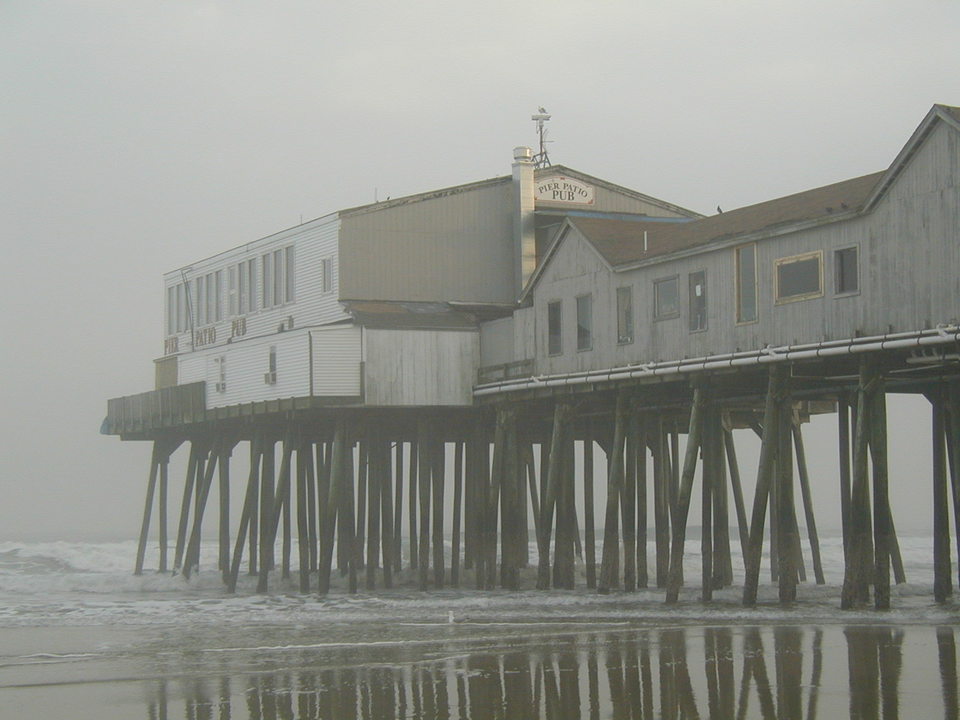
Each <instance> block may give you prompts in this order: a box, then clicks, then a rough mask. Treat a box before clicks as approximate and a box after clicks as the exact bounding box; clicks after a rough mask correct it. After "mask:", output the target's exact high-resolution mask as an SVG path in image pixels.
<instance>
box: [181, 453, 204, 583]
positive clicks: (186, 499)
mask: <svg viewBox="0 0 960 720" xmlns="http://www.w3.org/2000/svg"><path fill="white" fill-rule="evenodd" d="M205 452H206V450H202V451H201V447H200V441H199V440H192V441H191V442H190V459H189V460H188V461H187V475H186V478H185V479H184V482H183V499H182V500H181V501H180V523H179V525H178V527H177V546H176V548H175V549H174V554H173V571H174V573H176V572H177V571H178V570H179V569H180V566H181V565H182V564H183V551H184V550H185V548H186V543H187V527H188V523H189V522H190V498H191V497H192V496H193V485H194V482H195V481H196V475H197V464H198V463H199V462H200V457H201V453H205Z"/></svg>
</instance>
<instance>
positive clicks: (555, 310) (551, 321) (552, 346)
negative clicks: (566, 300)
mask: <svg viewBox="0 0 960 720" xmlns="http://www.w3.org/2000/svg"><path fill="white" fill-rule="evenodd" d="M562 308H563V306H562V304H561V302H560V300H554V301H553V302H549V303H547V354H548V355H560V354H561V353H562V352H563V312H562Z"/></svg>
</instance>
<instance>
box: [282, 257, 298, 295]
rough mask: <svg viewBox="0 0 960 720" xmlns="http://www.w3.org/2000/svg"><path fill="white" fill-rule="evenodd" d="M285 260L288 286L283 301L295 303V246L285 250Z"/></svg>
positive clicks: (285, 288)
mask: <svg viewBox="0 0 960 720" xmlns="http://www.w3.org/2000/svg"><path fill="white" fill-rule="evenodd" d="M283 258H284V261H285V262H284V264H285V266H286V272H285V273H284V275H285V276H286V281H287V283H286V286H285V287H284V291H283V301H284V302H293V301H294V284H293V281H294V277H295V275H294V272H293V266H294V260H293V245H291V246H290V247H288V248H284V250H283Z"/></svg>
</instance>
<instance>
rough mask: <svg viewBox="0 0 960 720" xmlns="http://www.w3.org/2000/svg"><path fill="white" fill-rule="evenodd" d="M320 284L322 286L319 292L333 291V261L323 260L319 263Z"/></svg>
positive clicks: (330, 259)
mask: <svg viewBox="0 0 960 720" xmlns="http://www.w3.org/2000/svg"><path fill="white" fill-rule="evenodd" d="M320 282H321V283H322V286H321V288H320V292H325V293H328V292H332V291H333V259H332V258H324V259H323V260H321V261H320Z"/></svg>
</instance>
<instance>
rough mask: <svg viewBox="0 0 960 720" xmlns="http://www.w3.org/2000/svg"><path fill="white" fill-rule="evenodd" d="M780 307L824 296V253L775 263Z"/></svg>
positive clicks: (775, 280) (792, 257)
mask: <svg viewBox="0 0 960 720" xmlns="http://www.w3.org/2000/svg"><path fill="white" fill-rule="evenodd" d="M774 286H775V288H774V297H775V298H776V302H777V304H778V305H781V304H784V303H790V302H796V301H798V300H809V299H811V298H817V297H822V296H823V251H822V250H815V251H814V252H808V253H803V254H802V255H792V256H790V257H785V258H780V259H779V260H777V261H776V262H775V263H774Z"/></svg>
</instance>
